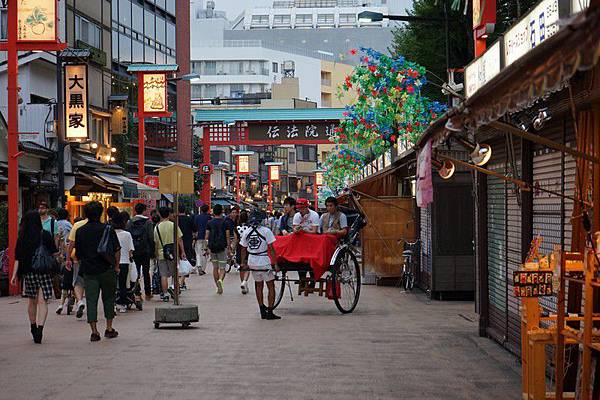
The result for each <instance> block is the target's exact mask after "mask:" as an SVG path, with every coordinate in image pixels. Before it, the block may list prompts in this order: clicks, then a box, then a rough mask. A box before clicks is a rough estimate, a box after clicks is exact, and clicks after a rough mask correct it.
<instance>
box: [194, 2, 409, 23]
mask: <svg viewBox="0 0 600 400" xmlns="http://www.w3.org/2000/svg"><path fill="white" fill-rule="evenodd" d="M215 3H216V9H217V10H218V11H225V12H227V18H229V19H234V18H235V17H237V16H238V15H239V14H240V13H241V12H242V11H244V10H245V9H246V8H254V7H264V6H271V5H272V4H273V0H215ZM204 4H206V1H204ZM388 4H390V6H391V7H393V8H394V9H395V10H394V11H396V10H402V11H403V10H405V9H406V8H410V5H411V4H412V0H388ZM402 11H401V13H402V14H404V12H402Z"/></svg>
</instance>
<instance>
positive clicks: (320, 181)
mask: <svg viewBox="0 0 600 400" xmlns="http://www.w3.org/2000/svg"><path fill="white" fill-rule="evenodd" d="M315 184H316V185H317V186H323V173H322V172H316V173H315Z"/></svg>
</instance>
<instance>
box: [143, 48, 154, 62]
mask: <svg viewBox="0 0 600 400" xmlns="http://www.w3.org/2000/svg"><path fill="white" fill-rule="evenodd" d="M144 48H145V52H144V62H147V63H151V64H154V63H155V62H156V50H154V47H152V46H148V45H146V46H145V47H144Z"/></svg>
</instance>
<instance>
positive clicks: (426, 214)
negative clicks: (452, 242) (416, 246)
mask: <svg viewBox="0 0 600 400" xmlns="http://www.w3.org/2000/svg"><path fill="white" fill-rule="evenodd" d="M419 269H420V270H419V274H418V275H419V277H418V278H419V282H418V285H419V287H420V288H421V289H423V290H425V291H427V292H429V290H430V289H431V204H430V205H428V206H427V207H422V208H421V263H420V266H419Z"/></svg>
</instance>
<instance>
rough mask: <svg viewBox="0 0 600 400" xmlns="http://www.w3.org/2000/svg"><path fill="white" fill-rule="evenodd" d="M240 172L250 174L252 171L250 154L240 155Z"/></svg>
mask: <svg viewBox="0 0 600 400" xmlns="http://www.w3.org/2000/svg"><path fill="white" fill-rule="evenodd" d="M237 160H238V165H237V167H238V174H249V173H250V157H249V156H238V159H237Z"/></svg>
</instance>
